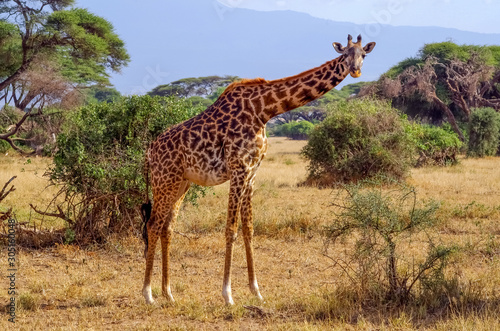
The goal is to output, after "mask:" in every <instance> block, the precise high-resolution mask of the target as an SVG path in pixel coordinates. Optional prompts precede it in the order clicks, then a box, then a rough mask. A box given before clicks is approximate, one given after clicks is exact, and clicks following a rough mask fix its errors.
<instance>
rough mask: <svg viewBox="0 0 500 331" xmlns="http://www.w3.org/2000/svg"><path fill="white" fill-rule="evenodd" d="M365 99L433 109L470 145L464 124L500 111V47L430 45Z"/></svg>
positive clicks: (383, 79) (373, 87)
mask: <svg viewBox="0 0 500 331" xmlns="http://www.w3.org/2000/svg"><path fill="white" fill-rule="evenodd" d="M361 94H362V95H365V94H377V95H379V96H381V97H385V98H390V99H392V100H393V101H394V105H396V106H398V107H401V108H406V109H411V108H414V109H417V111H421V110H422V109H426V108H427V109H428V108H433V109H435V110H436V112H438V113H440V114H441V116H442V117H444V118H446V120H447V121H448V122H449V123H450V125H451V126H452V128H453V129H454V131H455V132H457V134H458V135H459V136H460V139H461V140H462V141H464V140H465V136H464V134H463V133H462V131H461V129H460V127H459V123H458V122H460V121H463V122H469V120H470V116H471V112H472V111H473V110H474V109H476V108H480V107H491V108H493V109H495V110H497V111H499V110H500V46H495V45H494V46H478V45H457V44H455V43H453V42H450V41H447V42H442V43H433V44H426V45H425V46H424V47H423V48H422V49H421V50H420V52H419V53H418V55H417V56H416V57H413V58H408V59H405V60H403V61H401V62H400V63H398V64H397V65H395V66H394V67H392V68H391V69H389V70H388V71H387V72H386V73H385V74H384V75H382V76H381V78H380V79H379V80H378V82H376V83H375V84H373V85H371V86H368V87H367V88H365V89H364V90H363V91H362V93H361ZM416 115H417V116H420V117H425V115H424V114H422V113H420V114H418V113H417V114H416ZM456 117H457V118H456Z"/></svg>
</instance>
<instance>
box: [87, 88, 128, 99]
mask: <svg viewBox="0 0 500 331" xmlns="http://www.w3.org/2000/svg"><path fill="white" fill-rule="evenodd" d="M120 98H121V94H120V92H118V91H117V90H116V89H115V88H113V87H106V86H99V85H96V86H92V87H91V88H90V89H89V91H88V93H87V97H86V102H87V103H99V102H107V103H111V102H116V101H118V100H119V99H120Z"/></svg>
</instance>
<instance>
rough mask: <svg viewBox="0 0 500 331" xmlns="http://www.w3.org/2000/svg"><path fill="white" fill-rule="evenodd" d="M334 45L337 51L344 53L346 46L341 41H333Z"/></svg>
mask: <svg viewBox="0 0 500 331" xmlns="http://www.w3.org/2000/svg"><path fill="white" fill-rule="evenodd" d="M332 45H333V48H334V49H335V50H336V51H337V53H340V54H344V50H345V47H344V46H342V44H341V43H333V44H332Z"/></svg>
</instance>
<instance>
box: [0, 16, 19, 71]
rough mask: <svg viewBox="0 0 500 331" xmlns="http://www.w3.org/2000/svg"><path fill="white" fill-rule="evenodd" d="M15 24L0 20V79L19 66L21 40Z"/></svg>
mask: <svg viewBox="0 0 500 331" xmlns="http://www.w3.org/2000/svg"><path fill="white" fill-rule="evenodd" d="M18 34H19V32H18V30H17V27H16V25H15V24H12V23H9V22H5V21H2V20H0V77H6V76H8V75H10V73H12V72H14V71H15V70H16V69H17V68H19V67H20V66H21V61H22V58H21V57H20V56H19V53H20V52H21V40H20V39H19V36H18Z"/></svg>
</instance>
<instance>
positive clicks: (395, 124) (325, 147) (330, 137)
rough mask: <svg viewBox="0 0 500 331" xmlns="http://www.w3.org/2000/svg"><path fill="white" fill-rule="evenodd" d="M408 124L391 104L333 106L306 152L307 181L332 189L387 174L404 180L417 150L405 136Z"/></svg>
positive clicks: (361, 102) (354, 102) (351, 102)
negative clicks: (338, 185) (307, 162)
mask: <svg viewBox="0 0 500 331" xmlns="http://www.w3.org/2000/svg"><path fill="white" fill-rule="evenodd" d="M407 125H408V121H407V120H406V118H404V117H403V116H401V115H400V113H399V112H398V111H397V110H396V109H394V108H392V107H391V105H390V104H389V103H388V102H385V101H380V100H371V99H354V100H349V101H341V102H338V103H335V104H332V105H331V106H330V107H329V109H328V115H327V117H326V119H325V120H324V121H323V122H322V123H321V124H319V125H317V126H316V128H315V129H314V130H313V131H312V133H311V134H310V138H309V142H308V144H307V145H306V146H305V147H304V149H303V151H302V153H303V155H304V156H305V157H306V158H307V160H308V161H309V176H308V180H307V182H310V183H316V184H319V185H321V186H330V185H335V184H337V183H349V182H356V181H358V180H361V179H366V178H374V177H377V176H381V175H382V176H385V177H387V178H393V179H402V178H404V177H405V176H406V175H407V174H408V171H409V169H410V166H411V164H412V157H413V155H414V151H415V146H414V143H413V142H412V139H411V138H410V136H409V135H408V134H406V132H405V126H407Z"/></svg>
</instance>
